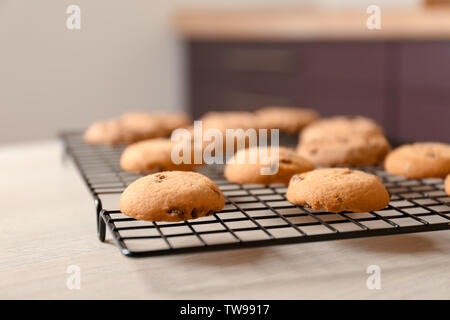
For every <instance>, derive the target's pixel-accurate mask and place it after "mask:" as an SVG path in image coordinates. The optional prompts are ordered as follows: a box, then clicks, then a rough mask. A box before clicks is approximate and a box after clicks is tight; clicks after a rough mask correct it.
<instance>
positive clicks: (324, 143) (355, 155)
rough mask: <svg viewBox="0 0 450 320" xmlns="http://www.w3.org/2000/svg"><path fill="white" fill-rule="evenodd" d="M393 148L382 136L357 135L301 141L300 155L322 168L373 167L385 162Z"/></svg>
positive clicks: (338, 135)
mask: <svg viewBox="0 0 450 320" xmlns="http://www.w3.org/2000/svg"><path fill="white" fill-rule="evenodd" d="M390 150H391V146H390V144H389V142H388V141H387V140H386V138H385V137H384V136H383V135H381V134H363V133H360V134H358V133H355V134H353V135H349V134H341V133H336V134H335V135H331V136H327V137H323V138H318V137H317V138H315V139H311V140H308V141H301V142H300V145H299V146H298V148H297V152H298V154H299V155H301V156H303V157H305V158H306V159H308V160H310V161H311V162H313V163H314V164H316V165H321V166H336V165H349V166H371V165H376V164H378V163H380V162H382V161H383V159H384V158H385V157H386V155H387V154H388V152H389V151H390Z"/></svg>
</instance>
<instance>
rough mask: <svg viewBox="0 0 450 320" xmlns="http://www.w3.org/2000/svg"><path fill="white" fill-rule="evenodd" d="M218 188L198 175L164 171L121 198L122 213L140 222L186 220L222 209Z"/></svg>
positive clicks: (135, 184) (138, 183)
mask: <svg viewBox="0 0 450 320" xmlns="http://www.w3.org/2000/svg"><path fill="white" fill-rule="evenodd" d="M224 205H225V198H224V196H223V194H222V192H221V191H220V189H219V188H218V187H217V185H216V184H215V183H214V182H213V181H211V180H210V179H209V178H207V177H205V176H204V175H201V174H200V173H196V172H184V171H164V172H159V173H155V174H151V175H148V176H145V177H142V178H139V179H138V180H136V181H134V182H133V183H132V184H130V185H129V186H128V188H126V189H125V191H124V192H123V193H122V195H121V197H120V211H122V213H124V214H126V215H128V216H130V217H133V218H135V219H139V220H147V221H172V222H175V221H185V220H189V219H195V218H199V217H203V216H206V215H211V214H213V213H214V212H217V211H220V210H222V208H223V207H224Z"/></svg>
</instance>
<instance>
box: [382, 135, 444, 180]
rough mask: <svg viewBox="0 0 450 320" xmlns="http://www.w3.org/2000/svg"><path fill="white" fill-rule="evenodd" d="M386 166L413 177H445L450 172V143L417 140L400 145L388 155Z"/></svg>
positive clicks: (400, 173)
mask: <svg viewBox="0 0 450 320" xmlns="http://www.w3.org/2000/svg"><path fill="white" fill-rule="evenodd" d="M384 168H385V170H386V171H387V172H390V173H392V174H394V175H397V176H404V177H408V178H412V179H422V178H443V177H445V176H446V175H447V174H449V173H450V144H446V143H439V142H417V143H413V144H407V145H403V146H400V147H398V148H396V149H394V150H393V151H392V152H391V153H389V155H388V156H387V157H386V160H385V162H384Z"/></svg>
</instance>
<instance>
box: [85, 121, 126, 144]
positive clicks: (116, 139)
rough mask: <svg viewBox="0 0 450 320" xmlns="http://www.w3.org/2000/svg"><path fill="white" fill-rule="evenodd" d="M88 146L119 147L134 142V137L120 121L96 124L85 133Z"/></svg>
mask: <svg viewBox="0 0 450 320" xmlns="http://www.w3.org/2000/svg"><path fill="white" fill-rule="evenodd" d="M84 141H85V142H86V143H88V144H95V145H110V146H117V145H123V144H129V143H131V142H133V141H134V135H133V134H131V133H130V132H129V131H128V130H126V129H125V128H124V127H123V125H122V123H121V121H120V120H119V119H109V120H103V121H97V122H94V123H93V124H92V125H91V126H90V127H89V128H88V129H87V130H86V131H85V133H84Z"/></svg>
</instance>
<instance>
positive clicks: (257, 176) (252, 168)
mask: <svg viewBox="0 0 450 320" xmlns="http://www.w3.org/2000/svg"><path fill="white" fill-rule="evenodd" d="M261 151H263V156H262V157H261V153H260V152H261ZM266 152H267V156H266ZM273 152H275V151H274V149H273V148H271V147H267V149H265V148H262V147H261V148H258V147H253V148H249V149H241V150H239V151H238V152H237V153H236V154H235V155H234V157H233V158H232V159H230V160H229V161H228V163H227V165H226V167H225V177H226V178H227V179H228V180H229V181H232V182H235V183H239V184H245V183H249V184H264V185H269V184H272V183H281V184H286V185H287V184H288V183H289V179H290V178H291V177H292V176H293V175H294V174H296V173H301V172H305V171H309V170H312V169H314V165H313V164H312V163H311V162H310V161H308V160H306V159H304V158H302V157H301V156H299V155H297V154H296V153H295V151H294V150H292V149H289V148H286V147H279V148H278V156H277V157H276V156H275V154H274V159H273V160H272V159H271V156H272V153H273ZM266 157H267V158H266ZM277 163H278V164H277ZM262 169H263V170H267V172H265V173H270V174H262V172H261V170H262ZM270 169H272V171H271V172H270ZM276 170H277V171H276ZM275 171H276V172H275Z"/></svg>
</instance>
